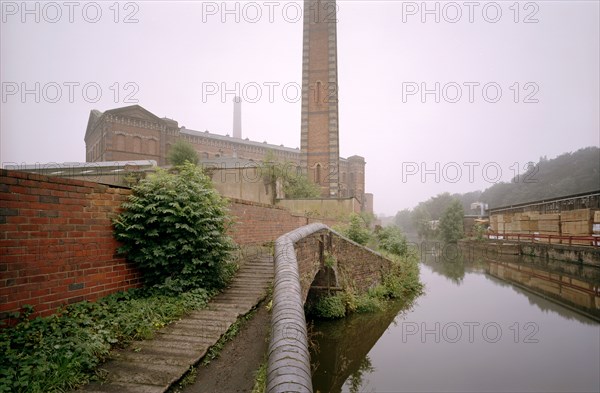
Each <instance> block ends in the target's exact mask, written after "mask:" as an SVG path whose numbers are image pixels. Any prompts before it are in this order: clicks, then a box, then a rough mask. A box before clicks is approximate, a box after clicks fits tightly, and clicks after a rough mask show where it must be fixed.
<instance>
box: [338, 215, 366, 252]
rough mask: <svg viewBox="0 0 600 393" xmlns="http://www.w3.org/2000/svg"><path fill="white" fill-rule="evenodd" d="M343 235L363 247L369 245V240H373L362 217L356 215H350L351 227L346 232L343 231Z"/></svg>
mask: <svg viewBox="0 0 600 393" xmlns="http://www.w3.org/2000/svg"><path fill="white" fill-rule="evenodd" d="M343 234H344V235H345V236H346V237H348V239H350V240H352V241H355V242H356V243H358V244H361V245H363V246H364V245H365V244H367V242H368V241H369V239H371V233H370V232H369V229H368V228H366V226H365V223H364V221H363V220H362V219H361V217H360V216H359V215H358V214H355V213H353V214H352V215H350V225H349V226H348V228H347V229H346V230H344V231H343Z"/></svg>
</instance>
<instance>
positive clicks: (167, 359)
mask: <svg viewBox="0 0 600 393" xmlns="http://www.w3.org/2000/svg"><path fill="white" fill-rule="evenodd" d="M272 280H273V258H272V257H271V256H269V255H268V254H266V253H263V254H261V257H260V258H257V257H256V256H252V257H251V258H250V259H248V260H246V261H244V263H243V264H242V267H241V268H240V269H239V271H238V272H237V274H236V276H235V277H234V279H233V280H232V282H231V284H230V285H229V287H227V288H226V289H225V290H224V291H223V292H222V293H221V294H219V295H217V296H216V297H215V298H213V299H212V300H211V301H210V302H209V303H208V305H207V307H206V308H205V309H202V310H195V311H193V312H191V313H190V314H188V315H187V316H185V317H183V318H181V320H179V321H177V322H175V323H173V324H171V325H169V326H167V327H165V328H163V329H162V330H159V331H158V332H157V333H156V334H155V337H154V339H152V340H146V341H136V342H133V343H131V345H130V346H129V347H128V348H127V349H123V350H116V351H115V352H114V353H113V356H112V359H111V360H109V361H107V362H106V363H104V364H103V365H102V366H101V367H100V369H102V370H103V371H104V372H105V373H106V378H105V380H104V381H102V382H94V383H90V384H88V385H86V386H84V387H82V388H81V389H80V390H79V391H80V392H87V393H94V392H97V393H112V392H123V393H141V392H144V393H159V392H160V393H162V392H165V391H167V390H168V389H169V387H170V386H171V385H172V384H173V383H175V382H177V381H178V380H179V379H180V378H181V377H182V376H183V375H184V374H185V373H186V372H187V371H188V370H189V368H190V367H191V366H193V365H195V364H197V363H198V362H199V361H200V360H201V359H202V357H204V356H205V355H206V353H207V352H208V349H209V348H210V347H211V346H212V345H214V344H215V343H216V342H217V341H218V340H219V338H220V337H221V336H222V335H223V334H224V333H225V332H226V331H227V329H228V328H229V327H230V326H231V325H232V324H233V323H234V322H235V320H236V319H237V318H238V317H239V316H241V315H245V314H247V313H248V312H249V311H250V310H251V309H252V308H254V307H255V306H256V305H257V304H258V303H259V302H260V301H261V300H263V299H264V298H265V296H266V295H267V289H268V287H269V285H270V284H271V282H272Z"/></svg>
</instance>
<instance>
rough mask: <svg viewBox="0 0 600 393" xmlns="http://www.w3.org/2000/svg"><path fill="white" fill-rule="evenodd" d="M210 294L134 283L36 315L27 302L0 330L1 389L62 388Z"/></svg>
mask: <svg viewBox="0 0 600 393" xmlns="http://www.w3.org/2000/svg"><path fill="white" fill-rule="evenodd" d="M210 295H211V293H210V292H208V291H206V290H202V289H196V290H193V291H189V292H183V293H180V294H179V295H178V296H173V295H166V294H164V293H161V292H159V291H158V290H156V289H132V290H129V291H127V292H119V293H115V294H112V295H109V296H107V297H105V298H103V299H100V300H98V301H97V302H93V303H91V302H81V303H76V304H72V305H70V306H68V307H66V308H64V309H61V310H59V311H58V312H57V313H56V314H54V315H51V316H49V317H46V318H36V319H33V320H29V318H28V317H29V315H30V314H31V312H32V311H33V308H32V307H26V312H24V313H22V314H21V315H20V316H19V317H20V319H21V320H20V322H19V323H18V324H17V325H16V326H14V327H12V328H7V329H4V330H0V353H2V356H1V357H0V392H34V393H37V392H40V393H42V392H43V393H46V392H62V391H66V390H70V389H74V388H76V387H77V386H80V385H82V384H85V383H87V382H88V381H89V380H90V379H97V378H98V374H96V371H95V368H96V366H97V365H99V364H100V363H101V362H102V361H104V360H105V359H106V358H107V357H108V356H109V352H110V350H111V348H112V347H114V346H124V345H125V344H126V343H128V342H130V341H131V340H137V339H148V338H151V337H152V336H153V333H154V331H155V330H157V329H160V328H161V327H163V326H165V325H167V324H168V323H170V322H172V321H174V320H177V319H178V318H180V317H181V316H182V315H183V314H185V313H186V312H188V311H191V310H193V309H198V308H201V307H203V306H205V305H206V303H207V300H208V298H209V297H210Z"/></svg>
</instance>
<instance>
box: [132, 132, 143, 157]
mask: <svg viewBox="0 0 600 393" xmlns="http://www.w3.org/2000/svg"><path fill="white" fill-rule="evenodd" d="M133 152H134V153H141V152H142V138H140V137H139V136H135V137H133Z"/></svg>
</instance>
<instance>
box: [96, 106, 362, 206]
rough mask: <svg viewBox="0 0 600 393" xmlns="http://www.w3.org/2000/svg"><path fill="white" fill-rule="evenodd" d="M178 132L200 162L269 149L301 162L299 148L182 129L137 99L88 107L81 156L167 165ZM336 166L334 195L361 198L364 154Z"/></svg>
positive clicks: (259, 155)
mask: <svg viewBox="0 0 600 393" xmlns="http://www.w3.org/2000/svg"><path fill="white" fill-rule="evenodd" d="M180 138H181V139H184V140H186V141H188V142H190V143H191V144H192V146H194V148H195V149H196V151H197V152H198V154H199V156H200V158H201V160H202V161H203V162H205V163H210V162H211V160H214V159H217V158H227V157H231V158H234V157H235V158H239V159H240V161H243V162H247V160H251V161H255V162H257V163H260V162H262V161H263V160H264V158H265V156H266V155H267V153H269V152H272V154H274V155H275V157H276V158H277V160H278V161H280V162H291V163H294V164H296V165H300V164H301V151H300V150H299V149H294V148H290V147H285V146H282V145H273V144H269V143H266V142H256V141H251V140H249V139H248V138H245V139H242V138H234V137H231V136H228V135H219V134H215V133H211V132H208V131H195V130H191V129H187V128H185V127H180V126H179V124H178V122H177V121H175V120H172V119H167V118H160V117H158V116H156V115H154V114H153V113H151V112H150V111H148V110H146V109H144V108H143V107H141V106H139V105H133V106H128V107H123V108H116V109H110V110H107V111H105V112H100V111H97V110H92V111H91V112H90V117H89V120H88V125H87V129H86V133H85V147H86V162H101V161H107V162H111V161H113V162H114V161H129V160H131V161H133V160H155V161H156V162H157V163H158V164H159V165H161V166H162V165H167V164H168V162H167V155H168V152H169V149H170V148H171V146H172V145H173V144H174V143H175V142H176V141H177V140H178V139H180ZM339 171H340V173H339V177H340V183H339V189H340V192H339V197H340V198H347V197H356V198H357V199H358V200H359V201H360V202H361V204H362V203H363V201H365V160H364V158H363V157H360V156H351V157H348V158H339ZM309 178H310V174H309ZM311 180H314V178H313V179H311Z"/></svg>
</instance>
